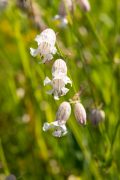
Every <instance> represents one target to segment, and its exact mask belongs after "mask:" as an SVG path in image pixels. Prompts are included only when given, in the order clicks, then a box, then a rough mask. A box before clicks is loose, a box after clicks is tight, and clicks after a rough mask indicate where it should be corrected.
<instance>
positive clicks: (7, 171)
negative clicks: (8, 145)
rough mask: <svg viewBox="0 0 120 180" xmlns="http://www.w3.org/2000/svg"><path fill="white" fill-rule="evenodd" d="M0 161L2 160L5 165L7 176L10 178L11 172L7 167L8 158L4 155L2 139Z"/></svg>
mask: <svg viewBox="0 0 120 180" xmlns="http://www.w3.org/2000/svg"><path fill="white" fill-rule="evenodd" d="M0 159H1V161H2V164H3V168H4V172H5V175H6V176H8V175H9V174H10V171H9V169H8V166H7V161H6V158H5V154H4V150H3V147H2V142H1V139H0Z"/></svg>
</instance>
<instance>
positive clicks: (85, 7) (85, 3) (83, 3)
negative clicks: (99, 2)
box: [77, 0, 91, 11]
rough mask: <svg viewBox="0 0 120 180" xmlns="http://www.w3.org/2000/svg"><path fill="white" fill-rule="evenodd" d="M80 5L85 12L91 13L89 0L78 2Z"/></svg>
mask: <svg viewBox="0 0 120 180" xmlns="http://www.w3.org/2000/svg"><path fill="white" fill-rule="evenodd" d="M77 2H78V4H79V5H80V7H81V8H82V9H83V10H84V11H90V9H91V7H90V3H89V1H88V0H77Z"/></svg>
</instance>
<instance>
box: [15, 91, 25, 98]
mask: <svg viewBox="0 0 120 180" xmlns="http://www.w3.org/2000/svg"><path fill="white" fill-rule="evenodd" d="M16 94H17V96H18V97H19V98H20V99H22V98H23V97H24V96H25V89H23V88H18V89H17V90H16Z"/></svg>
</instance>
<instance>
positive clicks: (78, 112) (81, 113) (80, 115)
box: [74, 102, 86, 125]
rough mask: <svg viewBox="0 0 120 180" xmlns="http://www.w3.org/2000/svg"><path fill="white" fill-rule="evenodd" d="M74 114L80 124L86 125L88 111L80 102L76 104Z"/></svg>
mask: <svg viewBox="0 0 120 180" xmlns="http://www.w3.org/2000/svg"><path fill="white" fill-rule="evenodd" d="M74 114H75V118H76V120H77V122H78V123H80V124H82V125H85V124H86V111H85V108H84V107H83V105H82V104H81V103H80V102H76V103H75V104H74Z"/></svg>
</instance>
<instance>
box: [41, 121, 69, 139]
mask: <svg viewBox="0 0 120 180" xmlns="http://www.w3.org/2000/svg"><path fill="white" fill-rule="evenodd" d="M49 129H53V130H54V131H53V133H52V135H53V136H55V137H61V136H64V135H65V134H67V128H66V126H65V124H59V121H54V122H51V123H44V125H43V131H48V130H49Z"/></svg>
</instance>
